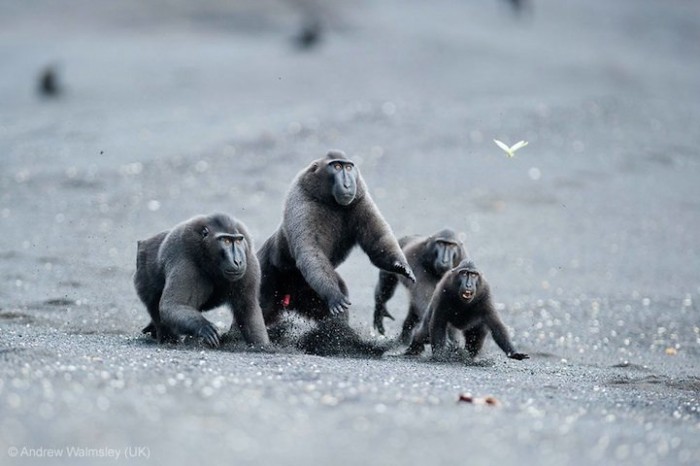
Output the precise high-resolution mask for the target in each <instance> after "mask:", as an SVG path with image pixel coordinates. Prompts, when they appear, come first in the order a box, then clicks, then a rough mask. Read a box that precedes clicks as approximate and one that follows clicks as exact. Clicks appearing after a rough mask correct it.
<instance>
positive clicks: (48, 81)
mask: <svg viewBox="0 0 700 466" xmlns="http://www.w3.org/2000/svg"><path fill="white" fill-rule="evenodd" d="M37 90H38V92H39V95H41V96H42V97H58V96H59V95H60V94H61V90H62V89H61V85H60V82H59V79H58V70H57V68H56V67H55V66H54V65H48V66H47V67H46V68H44V69H43V70H41V73H40V74H39V80H38V86H37Z"/></svg>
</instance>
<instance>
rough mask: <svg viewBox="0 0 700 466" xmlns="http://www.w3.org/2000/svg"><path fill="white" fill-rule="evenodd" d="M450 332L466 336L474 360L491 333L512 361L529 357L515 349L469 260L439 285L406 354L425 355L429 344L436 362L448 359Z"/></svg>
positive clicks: (468, 350) (467, 346) (483, 284)
mask: <svg viewBox="0 0 700 466" xmlns="http://www.w3.org/2000/svg"><path fill="white" fill-rule="evenodd" d="M450 330H459V331H461V332H462V334H463V335H464V340H465V349H466V350H467V353H468V354H469V356H470V357H471V358H474V357H476V355H477V354H479V351H481V348H482V346H483V345H484V339H485V338H486V335H488V333H489V331H490V332H491V336H493V339H494V340H495V341H496V344H498V346H499V347H500V348H501V349H502V350H503V352H504V353H506V356H508V357H509V358H511V359H517V360H522V359H527V358H528V357H529V356H528V355H527V354H524V353H518V352H517V351H515V348H513V344H512V343H511V342H510V338H508V332H507V330H506V328H505V326H504V325H503V323H502V322H501V319H500V318H499V317H498V314H497V313H496V309H495V308H494V307H493V302H492V301H491V292H490V290H489V285H488V283H487V282H486V280H485V279H484V278H483V277H482V275H481V272H479V270H478V269H477V268H476V266H475V265H474V262H472V261H471V260H469V259H465V260H463V261H462V262H460V263H459V265H458V266H457V267H455V268H454V269H452V270H451V271H450V272H448V273H446V274H445V276H444V277H442V280H440V282H439V283H438V285H437V287H436V288H435V292H434V293H433V297H432V299H431V300H430V305H429V306H428V311H427V312H426V313H425V316H423V321H422V322H421V326H420V328H419V329H418V330H417V331H416V333H415V334H414V335H413V341H412V342H411V346H409V348H408V350H406V354H409V355H416V354H420V353H422V352H423V348H424V345H425V344H426V343H428V342H429V343H430V345H431V347H432V351H433V358H434V359H437V360H444V359H447V358H448V357H449V354H450V352H451V350H452V348H450V344H449V343H448V333H449V332H450Z"/></svg>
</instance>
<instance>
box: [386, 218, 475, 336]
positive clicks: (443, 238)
mask: <svg viewBox="0 0 700 466" xmlns="http://www.w3.org/2000/svg"><path fill="white" fill-rule="evenodd" d="M399 245H400V246H401V249H402V250H403V253H404V254H405V255H406V259H407V260H408V263H409V265H410V266H411V269H412V270H413V272H414V273H415V274H416V282H415V283H411V282H410V281H408V280H407V279H405V278H403V277H400V276H398V275H396V274H393V273H389V272H385V271H384V270H380V271H379V281H378V282H377V286H376V287H375V289H374V328H376V329H377V331H378V332H379V333H381V334H382V335H384V333H385V330H384V318H385V317H388V318H390V319H392V320H394V317H393V316H392V315H391V314H390V313H389V312H388V311H387V309H386V303H387V301H389V300H390V299H391V297H392V296H394V292H395V291H396V287H397V286H398V284H399V282H401V284H402V285H404V286H405V287H406V288H407V289H408V290H409V293H410V302H409V305H408V314H407V315H406V319H405V320H404V321H403V326H402V329H401V336H400V337H399V341H401V342H402V343H404V344H408V343H410V342H411V336H412V335H413V329H414V328H415V326H416V325H418V324H419V323H420V321H421V319H422V318H423V314H425V310H426V309H427V308H428V304H429V303H430V298H431V297H432V296H433V291H435V286H436V285H437V283H438V282H439V281H440V279H441V278H442V276H443V275H444V274H445V273H447V272H448V271H449V270H450V269H452V268H453V267H456V266H457V264H459V263H460V262H461V261H462V260H463V259H464V258H466V257H467V251H466V250H465V249H464V245H463V244H462V242H461V241H460V240H459V238H458V236H457V234H456V233H455V232H454V230H451V229H449V228H445V229H444V230H441V231H438V232H437V233H435V234H433V235H431V236H427V237H426V236H417V235H414V236H404V237H403V238H401V239H400V240H399Z"/></svg>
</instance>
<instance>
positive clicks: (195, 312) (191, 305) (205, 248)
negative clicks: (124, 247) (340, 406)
mask: <svg viewBox="0 0 700 466" xmlns="http://www.w3.org/2000/svg"><path fill="white" fill-rule="evenodd" d="M134 285H135V287H136V292H137V293H138V295H139V298H141V301H142V302H143V303H144V305H145V306H146V308H147V309H148V313H149V314H150V315H151V323H150V324H149V325H148V326H147V327H146V328H144V329H143V333H147V334H151V335H152V336H153V337H155V338H156V339H157V340H158V341H159V342H166V341H177V339H178V336H180V335H191V336H194V337H197V338H201V339H203V340H204V341H205V342H206V343H207V344H209V345H211V346H219V342H220V337H219V333H218V331H217V330H216V327H215V326H214V325H213V324H212V323H211V322H209V321H208V320H207V319H205V318H204V316H202V314H201V312H202V311H207V310H210V309H213V308H215V307H218V306H221V305H224V304H227V305H228V306H229V308H230V309H231V311H232V313H233V316H234V320H235V324H236V325H237V326H238V328H239V329H240V331H241V333H242V334H243V338H244V339H245V341H246V343H248V344H250V345H256V346H264V345H267V344H269V339H268V336H267V329H266V328H265V324H264V321H263V318H262V312H261V310H260V306H259V303H258V292H259V287H260V266H259V264H258V260H257V258H256V257H255V254H254V253H253V243H252V240H251V238H250V235H249V234H248V231H247V229H246V228H245V226H244V225H243V223H241V222H239V221H237V220H236V219H233V218H231V217H229V216H227V215H224V214H212V215H208V216H198V217H194V218H192V219H190V220H187V221H186V222H183V223H180V224H179V225H177V226H175V227H174V228H173V229H171V230H168V231H164V232H161V233H158V234H157V235H155V236H153V237H151V238H149V239H146V240H143V241H139V242H138V255H137V259H136V275H135V276H134Z"/></svg>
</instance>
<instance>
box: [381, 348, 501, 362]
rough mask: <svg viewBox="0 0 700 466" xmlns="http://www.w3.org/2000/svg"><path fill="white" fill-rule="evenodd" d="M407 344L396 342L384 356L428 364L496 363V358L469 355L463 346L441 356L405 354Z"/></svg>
mask: <svg viewBox="0 0 700 466" xmlns="http://www.w3.org/2000/svg"><path fill="white" fill-rule="evenodd" d="M406 348H407V346H406V345H400V344H397V345H395V346H394V347H393V348H392V351H391V352H390V353H387V354H386V355H385V356H386V357H387V358H392V359H394V358H395V359H403V360H406V361H416V362H421V363H429V364H446V365H452V364H460V365H463V366H470V367H494V366H495V365H496V360H495V359H491V358H485V359H482V358H477V359H475V358H473V357H471V356H470V355H469V353H468V352H467V351H466V350H465V349H464V348H458V347H454V348H452V351H449V352H448V353H447V354H445V355H444V356H442V357H436V356H434V355H432V354H421V355H412V354H406V353H405V350H406Z"/></svg>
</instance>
